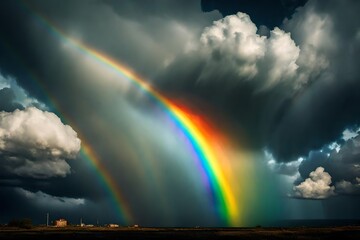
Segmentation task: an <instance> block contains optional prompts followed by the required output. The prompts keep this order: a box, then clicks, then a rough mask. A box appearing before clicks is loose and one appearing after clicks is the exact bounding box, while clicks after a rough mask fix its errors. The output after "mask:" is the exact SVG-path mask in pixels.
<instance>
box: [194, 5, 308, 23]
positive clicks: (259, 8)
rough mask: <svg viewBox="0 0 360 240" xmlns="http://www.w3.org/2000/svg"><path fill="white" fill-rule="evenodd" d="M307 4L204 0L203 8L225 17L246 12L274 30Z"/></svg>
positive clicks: (256, 21)
mask: <svg viewBox="0 0 360 240" xmlns="http://www.w3.org/2000/svg"><path fill="white" fill-rule="evenodd" d="M306 2H307V0H275V1H267V0H256V1H254V0H235V1H234V0H225V1H224V0H202V1H201V7H202V9H203V11H205V12H208V11H213V10H218V11H219V12H220V13H221V14H222V15H223V16H227V15H231V14H236V13H237V12H245V13H247V14H249V15H250V16H251V17H252V19H253V21H254V22H255V23H256V24H257V25H258V26H260V25H265V26H267V27H268V28H274V27H275V26H279V25H280V24H281V23H282V21H283V20H284V18H285V17H289V16H291V15H292V14H293V12H294V9H295V8H296V7H299V6H302V5H304V4H305V3H306Z"/></svg>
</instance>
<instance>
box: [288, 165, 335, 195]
mask: <svg viewBox="0 0 360 240" xmlns="http://www.w3.org/2000/svg"><path fill="white" fill-rule="evenodd" d="M330 184H331V176H330V174H329V173H327V172H325V169H324V168H323V167H318V168H316V170H315V171H313V172H311V173H310V175H309V178H307V179H306V180H305V181H304V182H302V183H300V184H299V185H298V186H295V187H294V188H293V190H294V192H295V197H300V198H310V199H325V198H328V197H331V196H334V195H335V192H334V190H335V187H334V186H330Z"/></svg>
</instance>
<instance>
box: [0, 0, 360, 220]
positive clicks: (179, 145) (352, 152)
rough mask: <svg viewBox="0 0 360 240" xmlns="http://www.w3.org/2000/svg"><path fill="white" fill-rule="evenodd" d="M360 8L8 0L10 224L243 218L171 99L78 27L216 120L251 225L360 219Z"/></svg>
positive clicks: (2, 72)
mask: <svg viewBox="0 0 360 240" xmlns="http://www.w3.org/2000/svg"><path fill="white" fill-rule="evenodd" d="M359 11H360V2H359V1H357V0H328V1H321V0H308V1H305V0H277V1H266V0H264V1H263V0H257V1H254V0H252V1H248V0H236V1H230V0H227V1H220V0H219V1H218V0H202V1H200V0H194V1H175V0H156V1H151V3H150V1H145V0H144V1H142V0H139V1H115V0H114V1H113V0H104V1H100V0H89V1H85V0H78V1H71V0H65V1H60V0H59V1H57V0H51V1H46V0H32V1H17V0H16V1H12V0H4V1H1V3H0V198H1V199H2V200H1V205H0V212H1V214H0V223H7V222H8V221H9V220H11V219H14V218H21V217H30V218H32V219H33V221H34V222H35V223H39V224H40V223H45V219H46V218H45V216H46V213H48V212H49V213H50V216H51V219H52V220H53V219H55V218H60V217H62V218H66V219H68V220H69V221H71V222H72V223H77V222H79V221H80V218H82V219H83V220H84V222H86V223H91V224H95V223H96V222H97V221H99V222H100V224H105V223H109V222H117V223H120V224H123V225H127V224H129V225H130V224H140V225H146V226H197V225H199V226H225V225H227V222H226V221H224V219H223V218H221V217H219V214H218V212H217V211H218V210H217V209H218V208H217V204H216V201H215V200H214V196H213V195H212V194H211V193H209V189H208V187H206V186H205V185H204V182H203V177H204V176H203V172H202V170H201V167H200V168H199V166H198V165H197V164H196V161H194V155H193V153H192V151H191V149H189V139H187V138H186V137H184V135H183V133H182V132H181V129H178V128H177V127H176V126H174V123H173V122H172V120H171V118H170V117H169V115H168V113H167V111H166V110H165V109H164V108H163V107H161V106H159V103H157V102H156V101H155V102H154V101H153V100H152V98H151V97H149V93H148V92H146V91H145V90H144V89H141V88H139V87H137V86H136V85H134V84H132V83H131V81H129V80H128V79H126V78H125V77H124V76H123V75H121V74H119V73H118V72H116V71H113V69H111V68H109V67H106V66H104V64H101V62H99V61H98V60H96V59H95V58H94V57H93V56H91V55H89V54H86V53H84V51H82V50H79V47H76V46H73V45H72V44H69V41H68V39H75V40H76V41H78V42H81V43H82V44H84V45H86V46H88V47H90V48H92V49H96V51H98V52H101V53H102V54H103V55H106V56H108V57H111V58H112V59H114V60H115V61H117V62H119V63H121V64H123V65H124V66H126V67H127V68H129V69H131V71H133V72H135V73H137V74H138V75H139V76H141V78H142V79H144V81H146V82H148V84H149V85H151V86H152V87H153V88H154V89H156V91H158V92H159V93H160V94H162V96H164V97H165V98H167V99H168V100H169V101H171V102H172V103H174V104H175V105H177V106H181V107H184V109H189V111H191V113H192V116H195V117H194V119H198V120H199V119H201V120H202V121H203V122H206V124H208V125H209V126H213V127H214V129H215V128H216V131H217V132H219V134H218V135H217V137H216V138H215V137H214V135H212V134H211V133H210V132H209V133H208V134H209V135H210V134H211V136H210V138H207V140H208V141H209V142H212V145H211V148H214V149H215V148H219V149H222V151H223V152H225V153H226V154H227V158H226V161H225V160H224V159H219V162H220V164H219V165H220V167H221V168H222V171H223V172H224V175H225V179H227V181H228V182H229V186H230V188H231V191H232V192H233V193H234V196H235V202H236V205H237V206H238V208H237V209H243V210H242V211H240V210H239V213H238V214H239V216H238V218H239V220H234V221H235V222H236V223H237V225H240V226H250V225H257V224H268V225H270V224H273V223H274V222H277V221H278V220H284V219H285V220H287V219H359V218H360V207H359V204H358V202H359V200H360V199H359V194H360V136H359V134H360V108H359V107H358V104H359V103H360V69H359V67H358V65H359V62H358V56H359V54H360V25H359V23H360V17H359V14H358V13H359ZM54 29H55V30H54ZM59 33H61V34H62V36H60V35H59ZM150 95H151V94H150ZM195 123H199V122H198V121H195ZM195 125H196V124H195ZM179 132H180V133H179ZM220 136H222V137H221V138H220ZM215 142H216V143H215ZM85 146H89V148H91V151H92V152H93V153H94V154H95V155H96V156H97V158H98V160H99V161H100V162H101V164H102V165H103V166H104V169H105V171H106V172H107V174H108V175H109V176H110V178H111V179H112V180H113V181H114V182H115V183H116V184H115V185H116V188H117V189H118V191H119V192H121V195H122V197H123V202H122V203H121V204H120V205H123V206H121V208H122V209H127V210H128V211H129V214H130V215H131V220H130V219H124V217H123V216H121V214H119V213H118V212H117V210H116V204H115V203H114V201H113V197H112V195H111V193H109V189H107V187H106V186H105V185H104V184H103V182H102V179H101V176H100V175H99V173H98V171H97V170H96V169H95V168H94V167H93V166H92V165H91V163H90V162H89V159H88V156H87V153H86V151H84V147H85ZM190 148H191V147H190ZM81 149H83V150H81ZM199 169H200V170H199ZM214 201H215V202H214ZM240 219H241V220H240Z"/></svg>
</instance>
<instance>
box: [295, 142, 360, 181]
mask: <svg viewBox="0 0 360 240" xmlns="http://www.w3.org/2000/svg"><path fill="white" fill-rule="evenodd" d="M359 157H360V137H359V136H357V137H355V138H353V139H350V140H348V141H347V142H346V143H344V145H342V146H341V148H340V150H339V152H337V151H336V150H331V151H326V150H322V151H312V152H310V154H309V156H308V158H307V159H305V160H304V161H303V162H302V163H301V164H300V166H299V173H300V175H301V177H302V178H306V177H307V176H308V175H309V173H310V172H311V171H313V170H314V169H315V168H317V167H318V166H322V167H324V168H325V170H326V171H327V172H328V173H329V174H330V175H331V177H332V181H333V182H334V183H338V182H341V181H347V182H349V183H352V184H355V185H356V184H357V183H358V181H357V178H359V177H360V160H359ZM344 187H346V184H345V185H344ZM349 187H350V186H349Z"/></svg>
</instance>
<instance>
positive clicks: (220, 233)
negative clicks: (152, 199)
mask: <svg viewBox="0 0 360 240" xmlns="http://www.w3.org/2000/svg"><path fill="white" fill-rule="evenodd" d="M0 239H1V240H3V239H9V240H15V239H16V240H22V239H33V240H35V239H37V240H38V239H39V240H41V239H46V240H49V239H51V240H52V239H55V240H56V239H71V240H72V239H75V240H76V239H84V240H85V239H86V240H91V239H106V240H114V239H135V240H136V239H166V240H172V239H175V240H176V239H179V240H180V239H181V240H184V239H206V240H212V239H269V240H270V239H341V240H342V239H357V240H358V239H360V226H347V227H346V226H345V227H323V228H308V227H306V228H305V227H297V228H127V227H124V228H114V229H111V228H97V227H93V228H71V227H67V228H54V227H48V228H44V227H43V228H39V227H37V228H32V229H16V228H5V227H4V228H0Z"/></svg>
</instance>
